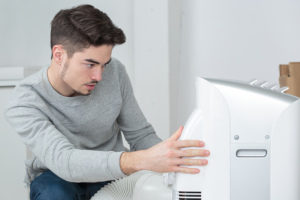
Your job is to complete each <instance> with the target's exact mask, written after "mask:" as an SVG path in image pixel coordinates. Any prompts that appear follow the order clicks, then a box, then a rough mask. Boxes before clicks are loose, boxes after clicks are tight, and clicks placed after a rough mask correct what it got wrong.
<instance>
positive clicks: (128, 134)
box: [6, 5, 209, 200]
mask: <svg viewBox="0 0 300 200" xmlns="http://www.w3.org/2000/svg"><path fill="white" fill-rule="evenodd" d="M124 42H125V35H124V33H123V32H122V30H121V29H119V28H117V27H115V26H114V25H113V23H112V22H111V20H110V19H109V17H108V16H107V15H106V14H104V13H103V12H101V11H99V10H98V9H96V8H94V7H93V6H90V5H82V6H78V7H75V8H72V9H66V10H61V11H60V12H58V13H57V15H56V16H55V17H54V19H53V21H52V23H51V49H52V60H51V65H50V67H47V68H44V69H42V70H41V71H40V72H38V73H36V74H34V75H32V76H31V77H28V78H26V79H25V80H24V81H23V82H22V83H21V84H20V85H19V86H18V87H17V88H16V89H15V92H14V98H13V99H12V101H11V103H10V104H9V106H8V108H7V110H6V117H7V119H8V121H9V122H10V124H11V125H12V126H13V127H14V128H15V130H16V132H17V133H18V134H19V135H20V136H21V138H22V140H23V142H24V143H25V145H26V146H27V147H28V148H29V149H30V150H31V152H32V153H33V159H30V160H28V161H27V162H26V166H27V182H28V183H30V198H31V199H32V200H36V199H39V200H46V199H51V200H52V199H55V200H60V199H63V200H69V199H89V198H90V197H91V196H92V195H93V194H94V193H95V192H97V190H99V189H100V188H101V187H102V186H103V185H105V184H106V183H107V181H111V180H115V179H118V178H121V177H124V176H126V175H129V174H131V173H134V172H136V171H139V170H152V171H156V172H183V173H198V172H199V171H198V170H197V169H195V168H188V167H183V166H181V165H206V164H207V160H206V159H192V158H191V157H195V156H201V157H205V156H208V155H209V152H208V151H207V150H204V149H202V148H196V149H195V148H194V149H189V150H183V149H182V148H184V147H203V146H204V143H203V142H202V141H195V140H191V141H179V140H178V138H179V137H180V134H181V132H182V127H180V128H179V129H178V130H177V132H176V133H174V134H173V136H171V137H170V138H169V139H167V140H166V141H163V142H162V141H161V140H160V139H159V138H158V137H157V136H156V134H155V131H154V129H153V128H152V126H151V125H150V124H149V123H148V122H147V121H146V119H145V117H144V115H143V113H142V112H141V110H140V108H139V106H138V104H137V102H136V99H135V97H134V95H133V91H132V87H131V84H130V81H129V79H128V76H127V74H126V72H125V68H124V66H123V65H122V64H121V63H120V62H119V61H118V60H116V59H114V58H111V53H112V49H113V48H114V46H115V45H117V44H122V43H124ZM121 132H122V133H123V134H124V136H125V138H126V140H127V141H128V143H129V144H130V150H131V152H126V149H125V148H124V146H123V143H122V137H121Z"/></svg>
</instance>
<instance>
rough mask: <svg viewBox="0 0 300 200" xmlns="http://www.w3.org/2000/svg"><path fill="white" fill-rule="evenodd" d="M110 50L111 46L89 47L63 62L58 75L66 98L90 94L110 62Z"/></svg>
mask: <svg viewBox="0 0 300 200" xmlns="http://www.w3.org/2000/svg"><path fill="white" fill-rule="evenodd" d="M112 48H113V46H112V45H101V46H90V47H89V48H86V49H84V50H83V51H81V52H75V53H74V54H73V56H72V57H71V58H66V59H65V60H64V62H63V66H62V68H61V70H60V72H59V75H60V78H61V80H62V83H63V86H64V89H65V90H67V91H68V93H69V94H70V95H68V96H74V95H89V94H90V93H91V91H92V90H93V89H94V88H95V85H96V84H97V83H98V82H99V81H100V80H101V79H102V73H103V70H104V67H105V65H106V64H107V63H108V62H110V59H111V53H112Z"/></svg>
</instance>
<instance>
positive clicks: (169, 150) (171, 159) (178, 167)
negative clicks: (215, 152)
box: [120, 126, 210, 175]
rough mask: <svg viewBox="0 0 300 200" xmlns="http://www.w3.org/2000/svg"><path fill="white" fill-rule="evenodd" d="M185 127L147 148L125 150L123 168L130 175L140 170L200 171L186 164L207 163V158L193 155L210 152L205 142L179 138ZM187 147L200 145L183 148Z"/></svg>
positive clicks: (122, 157) (122, 159) (203, 154)
mask: <svg viewBox="0 0 300 200" xmlns="http://www.w3.org/2000/svg"><path fill="white" fill-rule="evenodd" d="M182 130H183V127H182V126H181V127H180V128H179V129H178V130H177V131H176V132H175V133H174V134H173V135H172V136H171V137H170V138H168V139H167V140H165V141H163V142H161V143H159V144H157V145H155V146H153V147H151V148H149V149H146V150H141V151H136V152H124V153H123V154H122V155H121V159H120V166H121V170H122V171H123V172H124V173H125V174H127V175H129V174H131V173H133V172H136V171H139V170H150V171H155V172H162V173H163V172H182V173H189V174H195V173H199V169H197V168H189V167H184V166H192V165H193V166H203V165H207V162H208V161H207V160H206V159H192V158H191V157H207V156H209V154H210V152H209V151H208V150H205V149H201V147H204V142H202V141H199V140H178V139H179V137H180V135H181V133H182ZM186 147H198V148H193V149H182V148H186Z"/></svg>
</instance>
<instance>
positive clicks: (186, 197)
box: [176, 191, 202, 200]
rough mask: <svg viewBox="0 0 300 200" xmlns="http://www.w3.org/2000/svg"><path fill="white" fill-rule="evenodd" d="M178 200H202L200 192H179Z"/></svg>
mask: <svg viewBox="0 0 300 200" xmlns="http://www.w3.org/2000/svg"><path fill="white" fill-rule="evenodd" d="M176 196H177V199H178V200H202V193H201V192H200V191H177V194H176Z"/></svg>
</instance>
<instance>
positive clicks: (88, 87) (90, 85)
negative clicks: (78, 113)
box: [85, 84, 96, 90]
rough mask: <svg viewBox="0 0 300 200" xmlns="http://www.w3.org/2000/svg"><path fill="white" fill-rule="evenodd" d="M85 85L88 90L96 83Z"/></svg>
mask: <svg viewBox="0 0 300 200" xmlns="http://www.w3.org/2000/svg"><path fill="white" fill-rule="evenodd" d="M85 86H86V87H87V89H88V90H93V89H94V88H95V86H96V84H86V85H85Z"/></svg>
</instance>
